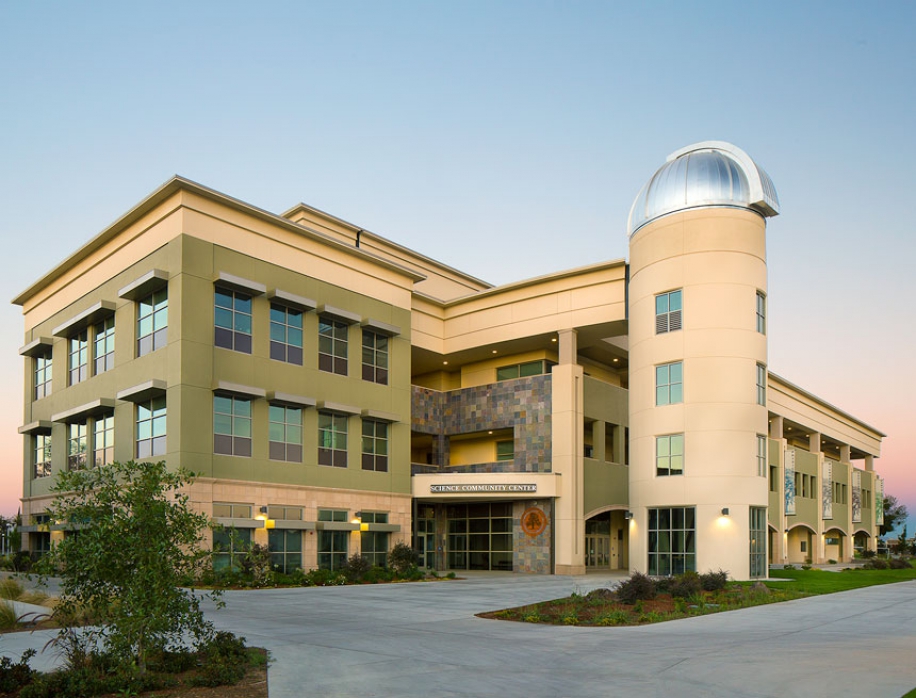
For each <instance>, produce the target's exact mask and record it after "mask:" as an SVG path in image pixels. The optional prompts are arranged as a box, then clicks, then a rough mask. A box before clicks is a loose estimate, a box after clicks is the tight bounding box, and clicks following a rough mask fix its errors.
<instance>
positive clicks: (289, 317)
mask: <svg viewBox="0 0 916 698" xmlns="http://www.w3.org/2000/svg"><path fill="white" fill-rule="evenodd" d="M270 358H271V359H274V360H276V361H285V362H286V363H290V364H296V365H297V366H301V365H302V311H300V310H296V309H295V308H288V307H287V306H285V305H279V304H277V303H271V304H270Z"/></svg>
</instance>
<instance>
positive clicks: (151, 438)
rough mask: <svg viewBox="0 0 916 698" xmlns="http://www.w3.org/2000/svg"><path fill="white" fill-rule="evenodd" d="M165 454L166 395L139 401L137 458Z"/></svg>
mask: <svg viewBox="0 0 916 698" xmlns="http://www.w3.org/2000/svg"><path fill="white" fill-rule="evenodd" d="M163 455H165V397H156V398H153V399H152V400H147V401H145V402H139V403H137V458H149V457H151V456H163Z"/></svg>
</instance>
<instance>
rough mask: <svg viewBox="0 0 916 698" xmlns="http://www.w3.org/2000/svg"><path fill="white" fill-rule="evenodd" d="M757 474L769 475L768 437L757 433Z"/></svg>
mask: <svg viewBox="0 0 916 698" xmlns="http://www.w3.org/2000/svg"><path fill="white" fill-rule="evenodd" d="M757 475H758V476H759V477H766V476H767V437H766V436H764V435H763V434H757Z"/></svg>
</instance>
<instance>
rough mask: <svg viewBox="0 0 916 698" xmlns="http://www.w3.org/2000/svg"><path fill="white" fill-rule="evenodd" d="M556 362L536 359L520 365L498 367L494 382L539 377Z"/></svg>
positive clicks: (547, 371)
mask: <svg viewBox="0 0 916 698" xmlns="http://www.w3.org/2000/svg"><path fill="white" fill-rule="evenodd" d="M555 365H556V362H554V361H548V360H547V359H538V360H537V361H526V362H524V363H521V364H512V365H511V366H500V367H499V368H497V369H496V380H498V381H507V380H512V379H514V378H527V377H528V376H540V375H542V374H544V373H549V372H550V367H551V366H555Z"/></svg>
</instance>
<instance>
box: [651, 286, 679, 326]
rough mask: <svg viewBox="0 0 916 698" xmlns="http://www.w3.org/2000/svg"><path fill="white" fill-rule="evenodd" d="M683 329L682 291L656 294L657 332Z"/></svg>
mask: <svg viewBox="0 0 916 698" xmlns="http://www.w3.org/2000/svg"><path fill="white" fill-rule="evenodd" d="M679 329H681V291H680V289H678V290H677V291H668V292H667V293H659V294H658V295H657V296H655V334H663V333H665V332H674V331H675V330H679Z"/></svg>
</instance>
